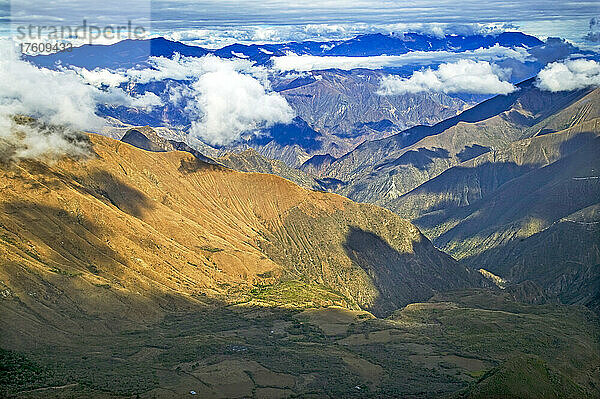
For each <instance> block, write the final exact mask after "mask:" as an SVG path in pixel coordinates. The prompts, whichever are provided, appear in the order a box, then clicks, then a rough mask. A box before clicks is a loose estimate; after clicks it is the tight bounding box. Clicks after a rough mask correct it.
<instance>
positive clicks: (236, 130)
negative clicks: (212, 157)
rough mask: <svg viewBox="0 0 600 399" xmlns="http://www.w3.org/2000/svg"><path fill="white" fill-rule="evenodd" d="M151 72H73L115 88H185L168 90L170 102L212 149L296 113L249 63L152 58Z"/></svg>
mask: <svg viewBox="0 0 600 399" xmlns="http://www.w3.org/2000/svg"><path fill="white" fill-rule="evenodd" d="M149 63H150V65H151V68H145V69H129V70H125V71H110V70H106V69H96V70H93V71H89V70H86V69H82V68H73V70H74V71H75V72H76V73H77V74H79V75H80V76H81V77H82V78H83V79H84V80H85V81H86V82H88V83H89V84H92V85H95V86H97V87H105V86H108V87H114V86H118V85H120V84H122V83H124V82H128V83H134V84H141V85H143V84H146V83H150V82H158V81H163V80H165V79H173V80H177V81H185V82H186V85H177V86H176V87H171V88H170V89H169V92H168V93H167V97H168V102H169V103H170V104H172V105H177V106H182V107H184V108H185V112H186V114H187V116H188V117H189V119H190V121H191V127H190V131H189V133H190V134H191V135H192V136H193V137H195V138H198V139H200V140H202V141H204V142H206V143H208V144H211V145H225V144H229V143H231V142H233V141H235V140H238V139H239V138H240V137H241V136H242V135H243V134H244V133H247V132H250V133H251V132H253V131H255V130H257V129H260V128H263V127H269V126H272V125H273V124H275V123H289V122H291V121H292V119H293V117H294V112H293V110H292V108H291V107H290V106H289V104H288V103H287V101H286V100H285V99H284V98H283V97H282V96H281V95H279V94H277V93H275V92H273V91H271V88H270V84H269V81H268V79H267V74H268V71H267V70H266V69H265V68H263V67H256V66H254V65H253V63H252V62H251V61H247V60H240V59H231V60H224V59H221V58H218V57H215V56H212V55H208V56H205V57H201V58H195V57H182V56H179V55H176V56H174V57H173V58H164V57H152V58H150V60H149Z"/></svg>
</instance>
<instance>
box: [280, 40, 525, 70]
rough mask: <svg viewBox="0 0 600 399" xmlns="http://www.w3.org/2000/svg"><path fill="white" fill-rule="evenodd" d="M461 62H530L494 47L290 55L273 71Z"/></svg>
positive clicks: (514, 52) (522, 51)
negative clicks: (462, 60)
mask: <svg viewBox="0 0 600 399" xmlns="http://www.w3.org/2000/svg"><path fill="white" fill-rule="evenodd" d="M457 58H460V59H474V60H475V59H476V60H485V61H499V60H503V59H507V58H513V59H516V60H518V61H521V62H524V61H526V60H528V59H529V58H530V55H529V53H528V52H527V50H526V49H523V48H508V47H502V46H499V45H495V46H493V47H489V48H479V49H476V50H472V51H464V52H460V53H454V52H449V51H412V52H410V53H407V54H402V55H393V56H391V55H390V56H388V55H380V56H373V57H329V56H328V57H319V56H312V55H296V54H288V55H285V56H283V57H274V58H273V67H274V68H275V69H277V70H279V71H314V70H322V69H334V68H336V69H343V70H350V69H356V68H368V69H381V68H385V67H400V66H403V65H427V64H432V63H439V62H444V61H453V60H456V59H457Z"/></svg>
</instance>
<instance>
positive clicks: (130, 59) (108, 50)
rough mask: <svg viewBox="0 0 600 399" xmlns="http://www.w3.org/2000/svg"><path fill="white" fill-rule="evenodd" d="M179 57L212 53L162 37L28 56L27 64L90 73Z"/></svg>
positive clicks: (84, 46)
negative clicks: (60, 67)
mask: <svg viewBox="0 0 600 399" xmlns="http://www.w3.org/2000/svg"><path fill="white" fill-rule="evenodd" d="M175 53H179V54H181V55H185V56H188V57H202V56H204V55H206V54H208V53H209V51H208V50H206V49H203V48H202V47H198V46H188V45H186V44H183V43H179V42H173V41H170V40H167V39H165V38H162V37H158V38H154V39H148V40H130V39H128V40H123V41H121V42H118V43H115V44H111V45H94V44H85V45H83V46H81V47H76V48H74V49H73V50H72V51H63V52H60V53H55V54H49V55H37V56H28V57H26V59H27V60H29V61H31V62H33V63H34V64H36V65H39V66H43V67H46V68H54V67H56V65H57V64H61V65H65V66H66V65H73V66H77V67H82V68H86V69H94V68H109V69H118V68H133V67H136V66H138V65H145V63H146V61H147V60H148V57H169V58H170V57H172V56H173V55H174V54H175Z"/></svg>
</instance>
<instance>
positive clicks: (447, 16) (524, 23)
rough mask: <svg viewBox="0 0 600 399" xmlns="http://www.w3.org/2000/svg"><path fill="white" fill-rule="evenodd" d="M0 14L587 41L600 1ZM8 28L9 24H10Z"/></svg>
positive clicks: (215, 0) (278, 35)
mask: <svg viewBox="0 0 600 399" xmlns="http://www.w3.org/2000/svg"><path fill="white" fill-rule="evenodd" d="M0 13H1V14H0V20H2V21H4V22H8V21H10V22H12V24H13V27H14V26H15V25H23V24H37V25H43V24H54V25H59V24H60V25H77V24H80V23H81V21H82V20H83V19H86V20H87V21H89V22H90V23H96V24H99V25H102V24H104V25H108V24H119V23H123V22H126V21H128V20H131V21H133V22H134V23H137V24H139V25H141V26H144V27H146V28H147V30H148V31H150V34H151V35H154V36H157V35H161V36H168V37H171V38H174V39H178V40H183V41H191V42H194V43H196V44H199V45H209V46H213V47H216V46H220V45H223V44H229V43H231V42H234V41H237V42H245V43H247V42H269V41H271V42H273V41H288V40H303V39H337V38H347V37H350V36H352V35H356V34H360V33H366V32H379V31H383V32H389V31H402V30H403V31H407V30H428V29H429V30H433V31H434V32H446V31H447V32H452V31H453V30H454V31H456V30H458V31H459V33H460V30H461V29H463V30H464V26H465V25H470V26H473V24H476V25H475V26H479V27H484V28H486V27H490V26H493V27H503V28H505V29H506V28H509V29H512V30H515V29H518V30H521V31H524V32H525V33H530V34H534V35H536V36H538V37H541V38H545V37H548V36H558V37H562V38H566V39H569V40H571V41H573V42H575V43H578V44H582V45H592V44H593V43H592V44H590V43H585V41H583V40H582V38H583V37H584V36H585V35H586V34H587V32H588V31H589V29H590V26H589V23H590V20H591V18H593V17H598V16H600V2H599V1H590V0H579V1H573V0H567V1H558V0H520V1H515V0H508V1H507V0H503V1H500V0H487V1H481V0H463V1H449V0H435V1H434V0H412V1H390V0H383V1H381V0H379V1H377V0H353V1H346V0H336V1H333V0H320V1H315V0H310V1H306V0H304V1H302V0H300V1H295V2H289V1H282V0H235V1H233V0H200V1H196V0H130V1H127V2H123V1H117V0H104V1H96V0H94V1H92V0H80V1H73V0H47V1H43V2H40V1H37V0H36V1H34V0H12V1H9V0H0ZM5 29H6V25H5Z"/></svg>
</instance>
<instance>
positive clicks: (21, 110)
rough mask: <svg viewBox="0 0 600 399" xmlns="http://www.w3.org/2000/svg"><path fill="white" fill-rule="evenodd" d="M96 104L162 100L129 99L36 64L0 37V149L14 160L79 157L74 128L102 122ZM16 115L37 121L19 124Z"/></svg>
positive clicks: (131, 104) (97, 126) (98, 125)
mask: <svg viewBox="0 0 600 399" xmlns="http://www.w3.org/2000/svg"><path fill="white" fill-rule="evenodd" d="M99 103H113V104H120V105H125V106H129V107H151V106H155V105H158V104H160V99H159V98H158V97H157V96H156V95H154V94H151V93H148V94H146V95H143V96H136V97H133V96H130V95H128V94H127V93H125V92H124V91H123V90H121V89H118V88H115V87H109V88H106V89H100V88H98V87H97V86H94V85H91V84H88V82H86V80H85V79H84V78H82V77H81V75H79V74H77V73H76V72H75V71H53V70H49V69H45V68H38V67H36V66H34V65H32V64H30V63H28V62H25V61H23V60H21V59H20V57H19V55H18V53H17V51H16V49H15V47H14V45H13V43H12V42H11V41H8V40H0V127H1V130H2V131H1V132H0V138H1V139H2V140H1V144H0V147H2V149H1V150H0V152H2V153H5V154H6V153H7V151H8V152H9V153H11V154H13V155H11V156H13V157H15V158H27V157H37V156H41V155H43V154H44V153H46V154H47V155H52V156H57V155H58V154H60V153H64V154H65V155H77V154H78V153H79V151H78V150H76V148H74V147H73V146H74V145H75V144H74V143H77V140H73V137H74V136H73V135H74V133H73V132H74V131H76V130H87V131H98V130H100V129H101V128H102V126H103V125H105V121H104V120H103V119H102V118H100V117H99V116H98V115H96V106H97V104H99ZM15 115H25V116H30V117H33V118H35V119H36V120H37V122H38V123H37V124H26V125H17V124H15V121H14V116H15ZM51 126H53V127H51ZM11 148H12V149H11ZM9 149H10V151H9Z"/></svg>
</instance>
